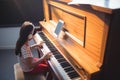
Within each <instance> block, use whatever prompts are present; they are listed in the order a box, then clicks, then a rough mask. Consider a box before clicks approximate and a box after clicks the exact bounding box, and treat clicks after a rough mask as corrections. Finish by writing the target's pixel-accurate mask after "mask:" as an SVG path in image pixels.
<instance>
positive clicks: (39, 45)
mask: <svg viewBox="0 0 120 80" xmlns="http://www.w3.org/2000/svg"><path fill="white" fill-rule="evenodd" d="M43 43H45V41H40V43H38V44H37V45H38V47H40V48H41V47H42V45H43Z"/></svg>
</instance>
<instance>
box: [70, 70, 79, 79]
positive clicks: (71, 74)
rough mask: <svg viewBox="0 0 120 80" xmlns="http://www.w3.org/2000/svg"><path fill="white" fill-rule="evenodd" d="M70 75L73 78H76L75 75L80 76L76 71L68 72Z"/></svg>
mask: <svg viewBox="0 0 120 80" xmlns="http://www.w3.org/2000/svg"><path fill="white" fill-rule="evenodd" d="M68 76H69V77H70V78H71V79H72V78H75V77H79V75H78V74H77V73H76V72H75V71H74V72H71V73H68Z"/></svg>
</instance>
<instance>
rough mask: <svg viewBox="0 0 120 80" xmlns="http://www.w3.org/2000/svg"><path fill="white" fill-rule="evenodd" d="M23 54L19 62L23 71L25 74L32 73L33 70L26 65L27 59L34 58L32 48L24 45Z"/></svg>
mask: <svg viewBox="0 0 120 80" xmlns="http://www.w3.org/2000/svg"><path fill="white" fill-rule="evenodd" d="M21 54H22V56H21V57H19V56H18V62H19V63H20V66H21V68H22V70H23V71H24V72H29V71H32V70H33V69H30V68H29V67H28V66H27V65H26V63H25V59H26V58H28V57H32V58H33V55H32V52H31V49H30V46H29V45H26V44H24V45H23V46H22V47H21Z"/></svg>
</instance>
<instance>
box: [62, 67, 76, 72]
mask: <svg viewBox="0 0 120 80" xmlns="http://www.w3.org/2000/svg"><path fill="white" fill-rule="evenodd" d="M64 70H65V71H66V72H69V71H72V70H74V69H73V68H72V67H71V66H69V67H65V68H64Z"/></svg>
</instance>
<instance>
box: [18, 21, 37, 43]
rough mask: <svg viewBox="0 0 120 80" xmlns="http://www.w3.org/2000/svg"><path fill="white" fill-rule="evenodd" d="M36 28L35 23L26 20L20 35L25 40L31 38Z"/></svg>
mask: <svg viewBox="0 0 120 80" xmlns="http://www.w3.org/2000/svg"><path fill="white" fill-rule="evenodd" d="M34 30H35V28H34V25H33V24H32V23H31V22H29V21H25V22H24V23H23V24H22V27H21V29H20V35H19V37H20V38H22V39H23V40H25V41H27V40H31V39H32V37H33V34H34Z"/></svg>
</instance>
